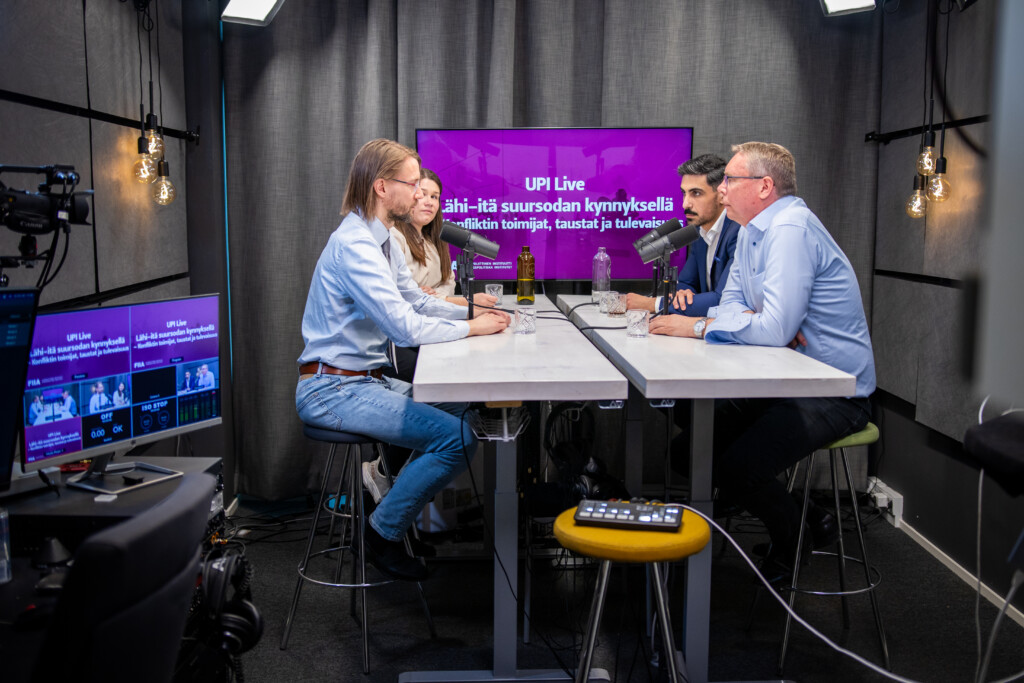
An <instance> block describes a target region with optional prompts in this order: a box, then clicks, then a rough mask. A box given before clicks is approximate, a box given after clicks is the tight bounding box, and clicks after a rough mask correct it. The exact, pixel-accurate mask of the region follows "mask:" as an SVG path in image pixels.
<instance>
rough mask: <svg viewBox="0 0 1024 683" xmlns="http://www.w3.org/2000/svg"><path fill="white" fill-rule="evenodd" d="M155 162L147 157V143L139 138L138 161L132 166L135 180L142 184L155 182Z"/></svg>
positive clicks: (141, 137)
mask: <svg viewBox="0 0 1024 683" xmlns="http://www.w3.org/2000/svg"><path fill="white" fill-rule="evenodd" d="M156 170H157V169H156V162H155V161H153V157H151V156H149V143H148V142H147V141H146V138H145V137H143V136H141V135H140V136H139V160H138V161H136V162H135V165H134V166H132V171H133V172H134V173H135V180H137V181H139V182H140V183H143V184H148V183H152V182H154V181H156Z"/></svg>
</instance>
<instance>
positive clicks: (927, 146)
mask: <svg viewBox="0 0 1024 683" xmlns="http://www.w3.org/2000/svg"><path fill="white" fill-rule="evenodd" d="M937 160H938V157H937V156H936V154H935V133H933V132H932V131H928V132H927V133H925V134H924V138H923V139H922V140H921V152H920V154H918V155H917V172H918V174H919V175H923V176H929V175H931V174H932V173H935V162H936V161H937Z"/></svg>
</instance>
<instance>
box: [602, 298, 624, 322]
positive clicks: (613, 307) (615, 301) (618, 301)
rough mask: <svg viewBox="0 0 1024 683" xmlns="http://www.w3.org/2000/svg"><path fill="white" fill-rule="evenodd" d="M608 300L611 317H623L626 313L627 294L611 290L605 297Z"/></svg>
mask: <svg viewBox="0 0 1024 683" xmlns="http://www.w3.org/2000/svg"><path fill="white" fill-rule="evenodd" d="M605 298H606V299H607V300H608V316H609V317H610V318H621V317H622V316H624V315H626V295H625V294H619V293H618V292H609V293H608V296H606V297H605Z"/></svg>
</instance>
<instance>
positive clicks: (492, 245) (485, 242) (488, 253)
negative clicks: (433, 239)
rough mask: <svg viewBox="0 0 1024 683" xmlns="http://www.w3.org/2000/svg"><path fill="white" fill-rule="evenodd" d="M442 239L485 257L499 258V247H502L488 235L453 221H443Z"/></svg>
mask: <svg viewBox="0 0 1024 683" xmlns="http://www.w3.org/2000/svg"><path fill="white" fill-rule="evenodd" d="M441 239H442V240H444V241H445V242H447V243H448V244H451V245H452V246H455V247H458V248H459V249H462V250H463V251H470V252H473V253H474V254H480V255H481V256H483V257H484V258H489V259H491V260H493V259H495V258H497V256H498V249H500V248H501V246H500V245H499V244H498V243H497V242H492V241H491V240H489V239H487V238H486V237H483V236H482V235H478V234H477V233H475V232H472V231H470V230H466V229H465V228H463V227H460V226H458V225H456V224H455V223H452V222H451V221H442V223H441Z"/></svg>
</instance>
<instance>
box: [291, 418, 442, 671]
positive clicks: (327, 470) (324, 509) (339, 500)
mask: <svg viewBox="0 0 1024 683" xmlns="http://www.w3.org/2000/svg"><path fill="white" fill-rule="evenodd" d="M302 432H303V434H305V435H306V436H307V437H308V438H310V439H313V440H314V441H321V442H325V443H329V444H331V450H330V452H329V453H328V455H327V464H326V466H325V467H324V475H323V480H322V481H321V482H320V496H319V498H318V499H317V503H316V512H315V513H314V514H313V522H312V523H311V524H310V527H309V537H308V539H307V541H306V552H305V554H304V555H303V556H302V561H301V562H299V567H298V573H299V577H298V579H297V580H296V583H295V596H294V597H293V598H292V605H291V608H290V609H289V610H288V617H287V619H286V620H285V623H284V634H283V635H282V636H281V649H282V650H284V649H286V648H287V647H288V636H289V634H290V633H291V630H292V620H293V619H294V617H295V610H296V608H297V607H298V605H299V595H300V594H301V593H302V586H303V584H304V583H305V582H306V581H309V582H310V583H315V584H317V585H320V586H328V587H331V588H348V589H351V591H352V593H351V598H352V599H351V601H350V603H349V606H350V610H349V611H350V613H351V615H352V617H353V618H355V616H356V614H355V612H356V604H355V596H356V593H357V592H358V593H359V594H360V600H359V602H360V607H361V614H360V617H359V619H358V623H359V628H360V631H361V633H362V639H363V673H364V674H368V673H370V650H369V635H368V630H367V625H366V589H367V588H375V587H377V586H384V585H387V584H389V583H392V582H393V581H394V579H390V578H385V579H380V580H369V579H368V578H367V576H366V552H365V548H364V546H363V525H364V524H365V523H366V521H365V512H364V510H363V483H362V476H361V472H360V467H361V466H362V460H363V459H362V454H361V449H360V446H361V445H363V444H372V445H373V448H374V451H375V452H376V456H375V457H380V461H381V464H382V467H383V468H384V473H385V474H386V475H387V476H388V480H389V481H390V480H391V473H390V472H388V470H387V458H385V457H383V455H384V448H383V445H382V444H381V442H379V441H377V440H375V439H373V438H371V437H368V436H364V435H362V434H353V433H350V432H340V431H335V430H332V429H319V428H317V427H310V426H309V425H305V426H303V428H302ZM339 444H344V445H345V446H346V448H345V457H344V460H343V463H342V469H341V477H340V478H339V481H338V488H337V490H336V491H335V492H334V493H333V494H329V493H328V490H327V489H328V486H329V482H330V479H331V469H332V467H333V466H334V456H335V453H336V452H337V450H338V445H339ZM325 513H326V514H327V515H330V520H331V521H330V525H329V527H328V531H327V538H326V546H327V547H325V548H324V549H322V550H318V551H316V552H313V545H314V543H315V542H316V536H317V531H318V527H319V524H320V516H321V515H322V514H325ZM335 522H338V525H339V527H340V528H339V530H338V542H337V544H336V545H334V526H335ZM405 549H406V552H408V553H409V554H410V555H412V549H411V548H410V546H409V539H408V538H406V539H405ZM331 553H336V554H337V562H336V564H335V568H334V576H333V580H331V579H329V578H324V575H325V574H326V572H313V571H311V570H310V567H309V561H310V559H311V558H314V557H325V558H326V557H327V556H329V555H330V554H331ZM346 554H349V555H350V559H351V579H350V580H349V581H348V582H343V581H342V580H341V573H342V568H343V565H344V563H345V556H346ZM416 588H417V590H418V591H419V598H420V602H421V604H422V605H423V612H424V614H425V615H426V617H427V624H428V625H429V627H430V637H431V638H436V637H437V631H436V630H435V628H434V620H433V619H432V618H431V616H430V608H429V607H428V606H427V601H426V598H425V597H424V595H423V586H421V585H420V583H419V582H418V581H417V582H416Z"/></svg>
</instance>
